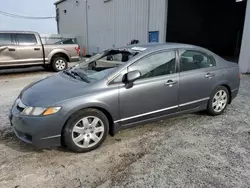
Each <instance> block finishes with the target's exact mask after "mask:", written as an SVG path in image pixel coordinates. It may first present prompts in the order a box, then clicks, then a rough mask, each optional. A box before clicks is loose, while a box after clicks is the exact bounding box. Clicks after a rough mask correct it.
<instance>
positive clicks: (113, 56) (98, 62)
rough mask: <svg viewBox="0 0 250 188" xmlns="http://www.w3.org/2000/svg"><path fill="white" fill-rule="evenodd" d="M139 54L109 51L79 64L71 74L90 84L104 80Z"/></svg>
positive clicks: (125, 50)
mask: <svg viewBox="0 0 250 188" xmlns="http://www.w3.org/2000/svg"><path fill="white" fill-rule="evenodd" d="M137 54H138V52H132V51H129V50H127V49H122V50H107V51H104V52H102V53H99V54H96V55H94V56H92V57H91V58H89V59H87V60H85V61H84V62H81V63H79V64H78V65H76V66H75V67H73V68H72V69H70V70H69V72H71V73H73V74H74V75H76V76H78V77H80V78H81V79H82V80H83V81H84V80H87V81H88V82H93V81H98V80H102V79H103V78H105V77H107V76H108V75H109V74H110V73H112V72H113V71H115V70H116V69H117V68H118V67H119V66H121V65H122V64H124V63H125V62H127V61H129V60H130V59H132V58H133V57H134V56H136V55H137Z"/></svg>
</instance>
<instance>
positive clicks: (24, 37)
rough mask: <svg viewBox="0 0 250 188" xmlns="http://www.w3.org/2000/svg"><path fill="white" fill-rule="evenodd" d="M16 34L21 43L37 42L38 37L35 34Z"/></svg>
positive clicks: (30, 43)
mask: <svg viewBox="0 0 250 188" xmlns="http://www.w3.org/2000/svg"><path fill="white" fill-rule="evenodd" d="M16 36H17V40H18V42H19V45H32V44H36V43H37V40H36V37H35V35H33V34H17V35H16Z"/></svg>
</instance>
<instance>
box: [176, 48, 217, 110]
mask: <svg viewBox="0 0 250 188" xmlns="http://www.w3.org/2000/svg"><path fill="white" fill-rule="evenodd" d="M179 62H180V94H179V106H180V109H181V110H186V109H191V108H197V107H199V106H200V105H202V104H206V102H207V101H208V100H209V97H210V95H211V93H212V90H213V86H214V84H215V83H216V82H217V78H218V75H216V62H215V60H214V58H213V57H212V56H211V55H209V54H207V53H205V52H202V51H200V50H193V49H180V50H179Z"/></svg>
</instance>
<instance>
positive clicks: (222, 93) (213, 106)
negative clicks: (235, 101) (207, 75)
mask: <svg viewBox="0 0 250 188" xmlns="http://www.w3.org/2000/svg"><path fill="white" fill-rule="evenodd" d="M229 97H230V96H229V91H228V89H227V88H226V87H224V86H220V87H218V88H217V89H216V90H215V91H214V92H213V93H212V95H211V97H210V100H209V102H208V108H207V111H208V113H209V114H210V115H212V116H217V115H220V114H222V113H223V112H224V111H225V110H226V108H227V105H228V103H229Z"/></svg>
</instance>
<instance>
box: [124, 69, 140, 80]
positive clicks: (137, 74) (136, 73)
mask: <svg viewBox="0 0 250 188" xmlns="http://www.w3.org/2000/svg"><path fill="white" fill-rule="evenodd" d="M126 77H127V78H126V80H127V82H134V81H135V80H137V79H139V78H140V77H141V72H140V71H138V70H134V71H131V72H128V73H127V76H126Z"/></svg>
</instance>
